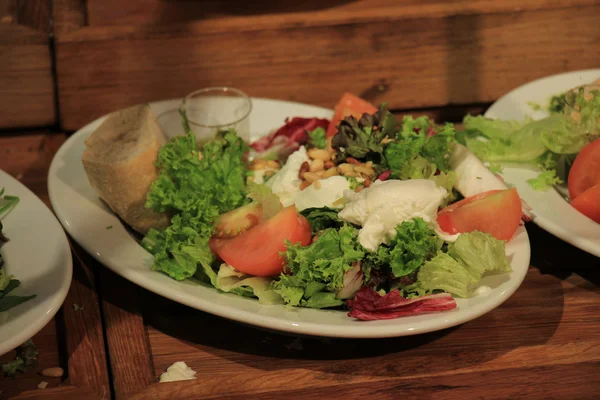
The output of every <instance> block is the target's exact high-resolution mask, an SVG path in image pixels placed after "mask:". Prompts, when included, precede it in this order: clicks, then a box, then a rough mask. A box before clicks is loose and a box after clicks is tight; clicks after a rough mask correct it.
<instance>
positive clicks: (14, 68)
mask: <svg viewBox="0 0 600 400" xmlns="http://www.w3.org/2000/svg"><path fill="white" fill-rule="evenodd" d="M49 15H50V3H49V1H47V0H31V1H27V2H24V1H22V0H19V1H16V0H9V1H6V0H5V1H4V2H3V3H0V60H2V62H0V129H1V128H17V127H33V126H44V125H53V124H54V123H55V122H56V115H55V114H56V112H55V111H56V110H55V101H54V80H53V76H52V63H51V56H50V38H49V25H50V24H49Z"/></svg>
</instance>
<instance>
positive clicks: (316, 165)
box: [310, 159, 325, 172]
mask: <svg viewBox="0 0 600 400" xmlns="http://www.w3.org/2000/svg"><path fill="white" fill-rule="evenodd" d="M324 167H325V162H324V161H323V160H320V159H316V160H313V162H312V163H311V164H310V172H316V171H321V170H322V169H323V168H324Z"/></svg>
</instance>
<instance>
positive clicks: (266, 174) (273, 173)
mask: <svg viewBox="0 0 600 400" xmlns="http://www.w3.org/2000/svg"><path fill="white" fill-rule="evenodd" d="M273 175H275V171H273V170H272V169H268V170H266V171H265V176H273Z"/></svg>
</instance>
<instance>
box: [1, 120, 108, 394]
mask: <svg viewBox="0 0 600 400" xmlns="http://www.w3.org/2000/svg"><path fill="white" fill-rule="evenodd" d="M65 140H66V135H65V134H64V133H52V132H49V131H48V130H35V131H19V132H3V133H2V134H0V169H2V170H4V171H6V172H7V173H9V174H11V175H12V176H14V177H15V178H17V179H18V180H20V181H21V182H22V183H23V184H24V185H25V186H27V187H28V188H29V189H31V190H32V191H33V192H34V193H35V194H36V195H37V196H38V197H40V198H41V199H42V201H44V203H46V205H48V206H50V202H49V200H48V190H47V183H46V180H47V174H48V167H49V165H50V162H51V161H52V158H53V157H54V154H56V151H57V150H58V148H59V147H60V146H61V145H62V144H63V143H64V142H65ZM75 304H77V306H78V307H77V310H76V309H75V307H74V305H75ZM80 307H83V309H81V308H80ZM33 341H34V343H35V345H36V348H37V350H38V352H39V357H38V367H37V368H34V369H31V370H29V371H27V372H26V373H25V374H23V375H19V376H17V377H16V378H15V379H8V378H3V377H0V388H1V390H2V392H3V394H2V396H0V398H9V397H12V396H15V395H18V394H19V393H21V394H20V395H19V396H18V398H36V399H44V398H48V399H55V398H81V397H78V396H83V395H85V396H86V397H85V398H93V399H96V398H99V399H107V398H109V397H110V390H109V382H108V366H107V361H106V355H105V352H104V348H105V346H104V340H103V334H102V320H101V315H100V309H99V304H98V298H97V296H96V294H95V285H94V277H93V275H92V274H91V271H90V270H89V269H88V268H87V267H86V266H85V265H83V264H82V263H81V262H80V260H79V259H78V258H77V254H76V255H75V257H74V276H73V281H72V284H71V287H70V289H69V293H68V294H67V298H66V299H65V303H64V304H63V306H62V307H61V309H60V310H59V312H58V313H57V315H56V316H55V318H53V319H52V320H51V321H50V323H48V325H46V327H44V328H43V329H42V330H41V331H40V332H39V333H38V334H37V335H35V336H34V337H33ZM13 356H14V355H13V354H7V355H5V356H4V357H2V358H0V363H3V362H6V361H8V360H9V359H10V358H11V357H13ZM56 366H60V367H62V368H63V370H64V371H65V376H63V377H62V378H49V377H43V376H41V375H40V374H39V371H41V370H43V369H44V368H50V367H56ZM41 381H46V382H48V387H47V388H46V389H44V390H37V389H36V388H37V385H38V384H39V383H40V382H41ZM59 385H60V386H61V387H58V386H59ZM65 385H71V386H65ZM73 385H75V386H77V387H74V386H73ZM54 388H55V389H54Z"/></svg>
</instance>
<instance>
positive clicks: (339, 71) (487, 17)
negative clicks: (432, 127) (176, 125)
mask: <svg viewBox="0 0 600 400" xmlns="http://www.w3.org/2000/svg"><path fill="white" fill-rule="evenodd" d="M598 13H600V5H595V6H586V7H583V6H582V7H573V8H565V9H543V10H540V11H524V12H506V13H496V14H493V13H492V14H472V15H459V16H452V17H448V18H444V19H440V18H435V17H430V18H421V19H403V18H400V17H398V18H396V19H395V18H394V17H388V18H387V19H383V16H379V17H377V18H382V19H381V20H380V19H376V18H375V17H373V19H372V20H371V21H370V22H369V21H366V20H363V19H361V20H360V22H355V21H353V20H351V19H347V20H346V22H345V23H342V22H339V24H333V23H332V22H331V21H329V20H328V21H327V23H329V24H330V25H327V24H325V25H322V26H310V29H308V28H309V26H308V25H307V24H303V25H299V26H296V27H294V26H287V25H285V24H284V22H280V23H279V25H276V24H275V25H274V26H268V27H267V28H263V27H262V26H261V25H254V26H252V27H249V26H246V25H244V23H242V22H240V23H239V25H238V26H237V29H231V30H225V31H219V29H217V28H216V25H211V24H210V21H199V22H193V23H190V24H186V25H185V27H182V26H163V27H152V29H151V28H149V27H140V28H129V27H125V28H119V27H117V28H114V29H113V28H107V27H96V28H94V27H89V28H83V29H80V30H78V31H74V32H72V33H70V34H67V35H59V36H58V39H57V68H58V86H59V93H60V96H59V100H60V105H61V107H60V109H61V123H62V124H63V126H64V127H65V128H66V129H77V128H80V127H81V126H82V125H83V124H85V123H87V122H89V121H91V120H93V119H95V118H97V117H99V116H101V115H103V114H105V113H108V112H110V111H113V110H115V109H118V108H122V107H125V106H128V105H131V104H136V103H141V102H146V101H152V100H158V99H164V98H173V97H180V96H183V95H185V94H186V93H188V92H190V91H191V90H193V89H195V88H200V87H204V86H210V85H216V84H218V85H230V86H236V87H239V88H241V89H243V90H244V91H246V92H247V93H249V94H250V95H252V96H259V97H272V98H278V99H285V100H296V101H301V102H306V103H311V104H317V105H321V106H327V107H331V106H332V105H333V104H334V103H335V102H336V100H337V99H338V98H339V96H340V95H341V93H342V92H344V91H352V92H355V93H362V92H364V91H368V90H369V89H370V88H372V87H374V86H377V85H380V82H381V81H384V82H386V84H387V90H384V91H383V92H380V93H377V94H376V95H374V96H373V97H372V98H371V99H370V100H371V101H374V102H380V101H386V102H387V103H388V104H389V106H390V107H391V108H394V109H408V108H410V109H413V108H421V107H434V106H445V105H448V104H470V103H487V102H491V101H493V100H495V99H497V98H498V97H500V96H501V95H502V94H504V93H506V92H507V91H509V90H510V89H512V88H514V87H516V86H518V85H520V84H522V83H525V82H527V81H530V80H532V79H535V78H538V77H541V76H545V75H550V74H553V73H558V72H564V71H565V70H571V69H584V68H592V67H597V65H598V64H599V63H600V42H598V41H597V40H595V39H594V38H595V37H597V36H598V35H599V34H600V25H598V24H596V23H595V22H596V19H597V18H596V15H598ZM361 18H362V17H361ZM235 21H236V20H235V19H232V20H230V21H229V22H230V23H231V24H234V23H235ZM565 21H567V23H565ZM225 22H227V21H225ZM225 22H224V23H225ZM375 22H377V23H375ZM213 26H215V30H209V29H208V27H213ZM425 26H426V27H427V29H423V27H425ZM223 49H227V51H224V50H223ZM584 50H585V51H584ZM116 60H118V62H115V61H116ZM515 60H518V61H515ZM525 65H529V66H532V65H535V68H524V66H525ZM174 71H176V73H174ZM183 77H185V78H183Z"/></svg>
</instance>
